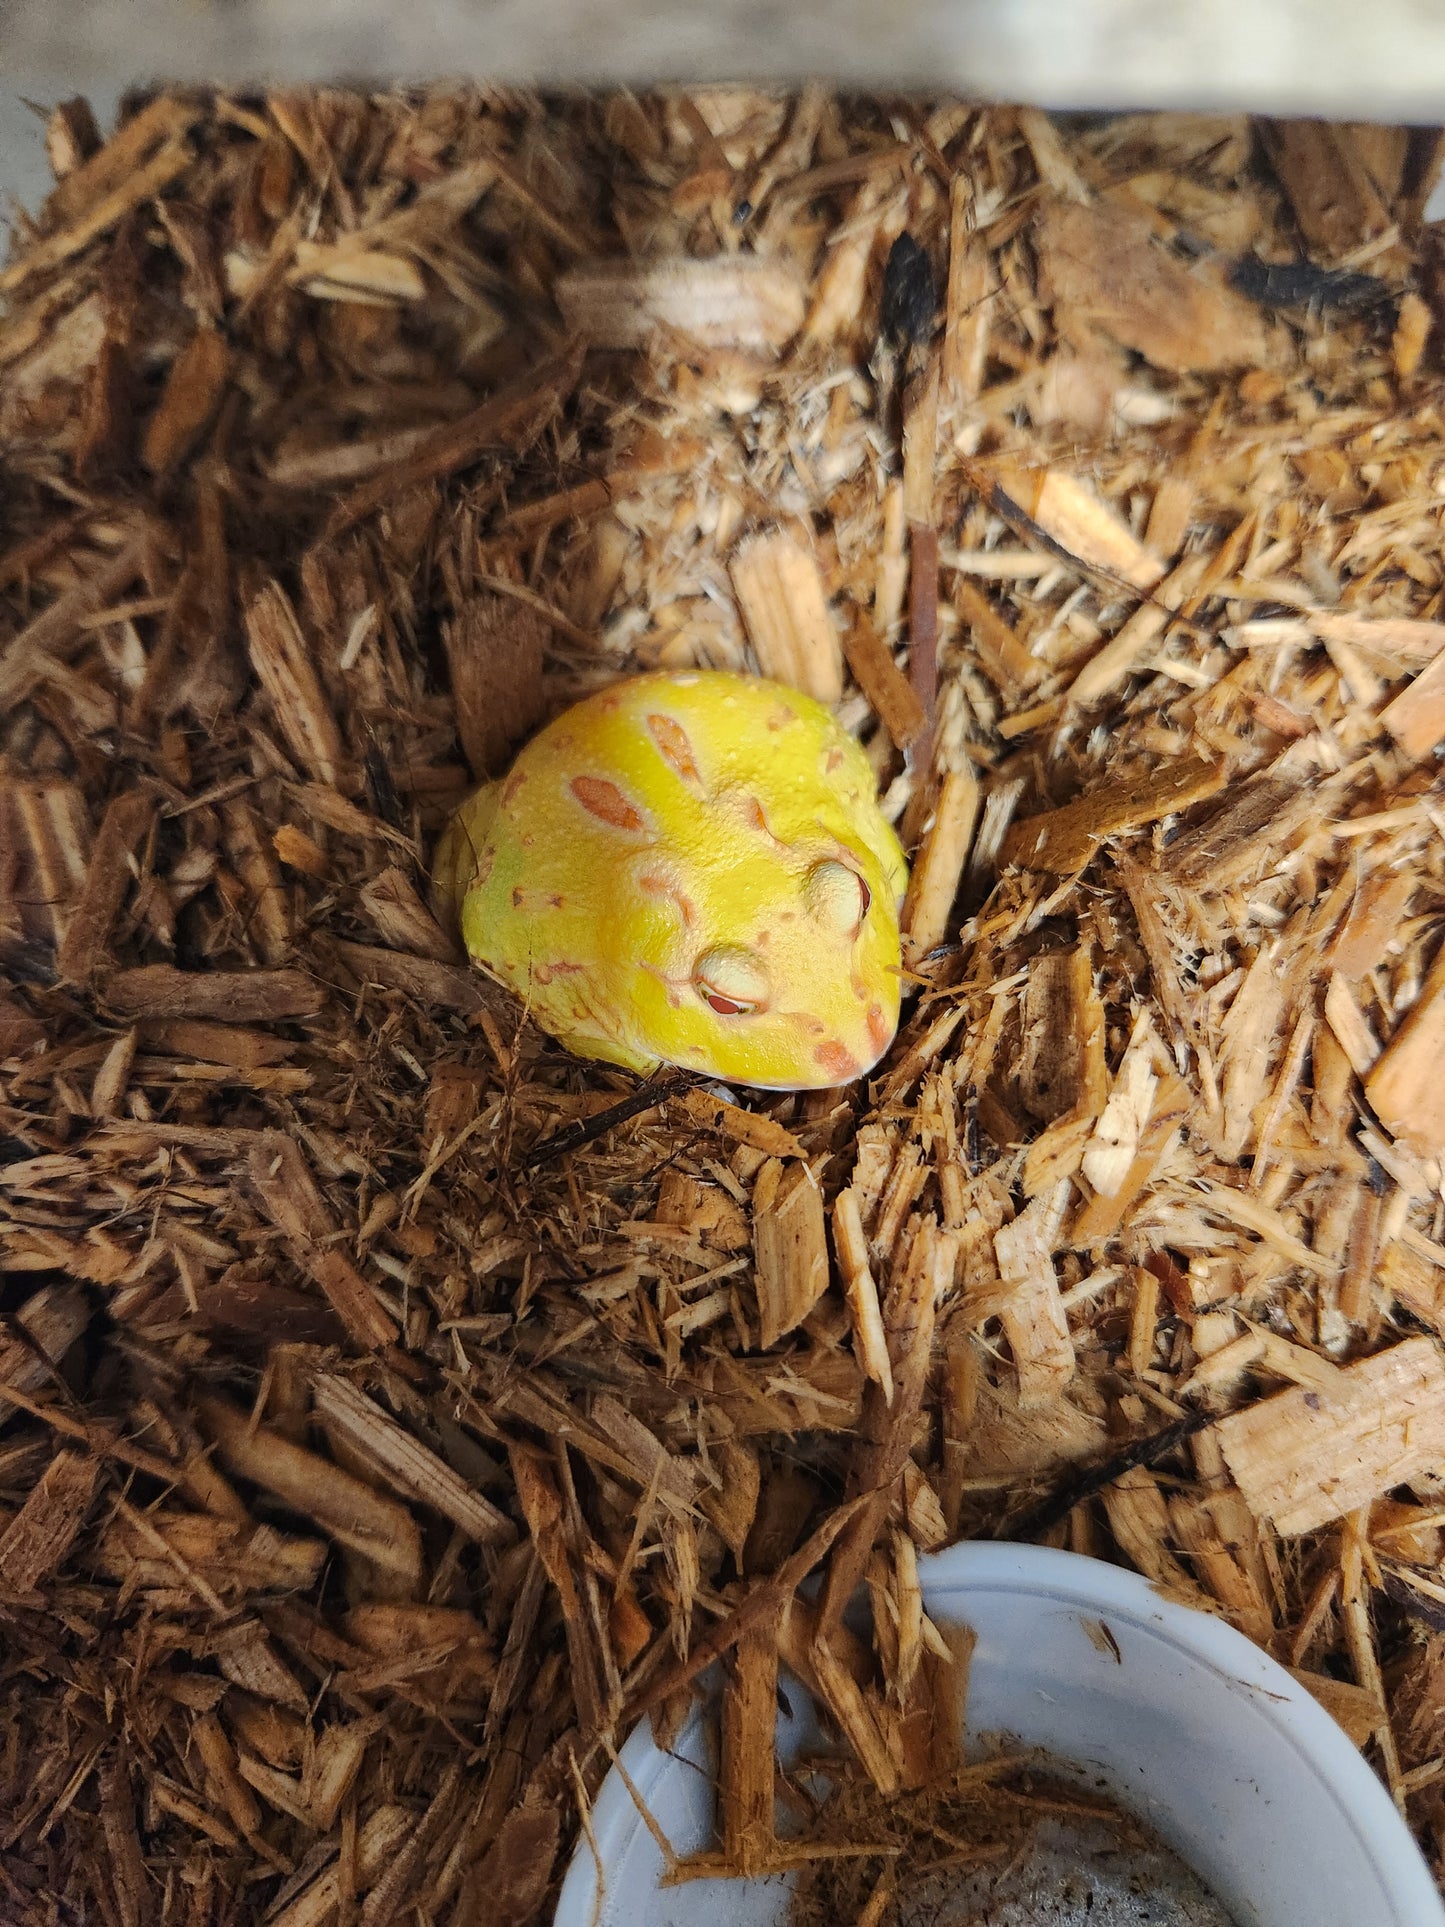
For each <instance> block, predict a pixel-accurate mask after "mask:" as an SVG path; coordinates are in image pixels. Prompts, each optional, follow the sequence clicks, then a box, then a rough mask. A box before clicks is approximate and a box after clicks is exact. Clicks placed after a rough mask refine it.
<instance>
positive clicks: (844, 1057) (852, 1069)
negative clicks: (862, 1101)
mask: <svg viewBox="0 0 1445 1927" xmlns="http://www.w3.org/2000/svg"><path fill="white" fill-rule="evenodd" d="M813 1062H814V1063H815V1064H821V1065H822V1067H823V1069H824V1070H825V1071H826V1072H827V1073H828V1075H829V1076H830V1077H836V1078H837V1080H838V1082H839V1083H840V1084H842V1083H845V1082H846V1081H847V1080H848V1079H849V1078H850V1077H856V1076H857V1075H858V1073H859V1071H860V1070H861V1069H862V1066H861V1065H860V1064H859V1062H858V1059H857V1058H856V1057H855V1056H854V1055H853V1053H852V1051H850V1050H849V1049H848V1047H847V1045H846V1044H840V1043H839V1042H838V1040H837V1038H836V1037H830V1038H829V1040H828V1042H827V1043H826V1044H819V1045H818V1047H817V1049H816V1050H815V1051H814V1052H813Z"/></svg>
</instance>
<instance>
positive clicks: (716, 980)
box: [692, 945, 768, 1017]
mask: <svg viewBox="0 0 1445 1927" xmlns="http://www.w3.org/2000/svg"><path fill="white" fill-rule="evenodd" d="M692 982H693V988H694V989H695V990H696V991H697V994H698V996H699V997H701V998H702V1000H703V1002H704V1003H705V1004H706V1005H707V1007H708V1009H709V1010H711V1011H715V1012H716V1013H717V1015H718V1016H719V1017H751V1016H752V1015H753V1013H754V1012H755V1011H759V1010H762V1009H763V1008H764V1006H765V1005H766V1003H767V1001H768V979H767V973H766V972H765V971H764V969H763V967H762V965H761V964H760V963H759V962H758V960H757V958H756V957H754V956H753V955H752V953H751V952H750V951H747V950H739V949H736V948H734V947H731V946H721V945H720V946H719V947H718V948H717V949H715V950H705V951H704V952H703V954H702V956H700V957H699V958H698V960H697V963H696V964H695V965H694V966H693V973H692Z"/></svg>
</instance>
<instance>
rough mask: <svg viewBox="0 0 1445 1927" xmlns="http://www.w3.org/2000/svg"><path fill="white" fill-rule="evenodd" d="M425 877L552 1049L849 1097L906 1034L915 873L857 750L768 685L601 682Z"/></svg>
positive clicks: (477, 810)
mask: <svg viewBox="0 0 1445 1927" xmlns="http://www.w3.org/2000/svg"><path fill="white" fill-rule="evenodd" d="M435 882H436V886H437V889H438V892H439V894H440V896H441V897H442V899H443V901H447V902H450V903H452V904H453V905H455V907H456V909H457V910H458V913H459V916H460V921H461V930H462V936H463V940H464V941H465V943H466V947H467V950H468V952H469V954H470V956H471V958H472V961H473V962H474V963H476V964H478V965H480V966H481V967H482V968H483V969H484V970H486V971H487V972H489V973H490V974H491V975H493V976H495V977H496V978H498V979H500V980H501V981H502V982H503V983H505V984H506V985H508V986H509V987H510V988H511V989H512V990H514V991H515V992H516V994H517V995H518V996H519V997H520V998H521V999H522V1000H523V1001H524V1002H525V1004H526V1005H527V1007H528V1009H529V1010H530V1012H531V1014H532V1016H533V1017H534V1018H535V1019H536V1021H537V1022H538V1023H539V1024H540V1025H541V1026H542V1028H543V1029H544V1030H547V1031H549V1032H550V1033H551V1034H552V1036H554V1037H555V1038H556V1039H557V1040H558V1042H559V1043H561V1044H564V1045H565V1046H566V1047H567V1048H568V1049H569V1050H572V1051H575V1052H577V1053H578V1054H579V1055H581V1056H584V1057H595V1058H602V1059H605V1060H606V1061H607V1062H609V1063H613V1064H621V1065H624V1066H626V1068H628V1069H629V1070H634V1071H642V1072H649V1071H653V1070H656V1069H657V1068H658V1067H659V1066H661V1065H664V1064H666V1065H677V1066H679V1067H681V1068H684V1069H690V1070H695V1071H698V1072H701V1073H704V1074H706V1075H708V1076H711V1077H718V1078H723V1079H726V1080H728V1081H729V1082H734V1083H739V1084H750V1085H758V1086H761V1087H764V1088H767V1089H773V1090H803V1089H821V1088H826V1087H828V1086H831V1085H835V1084H846V1083H848V1082H849V1081H850V1080H852V1079H853V1078H856V1077H859V1076H861V1075H862V1074H863V1073H864V1072H865V1071H867V1070H869V1069H871V1068H872V1066H873V1065H874V1064H876V1063H877V1061H878V1059H879V1058H880V1057H881V1056H882V1055H883V1053H884V1051H885V1050H887V1048H888V1046H889V1044H890V1043H891V1042H892V1040H893V1035H894V1032H895V1031H896V1029H897V1027H898V1005H899V995H900V990H901V981H900V975H899V963H900V958H899V933H898V911H899V905H900V903H901V901H902V897H903V890H904V885H905V883H906V882H907V866H906V864H905V862H904V857H903V851H902V849H901V848H900V847H899V843H898V839H897V838H896V837H895V836H894V834H893V831H892V830H891V829H890V828H889V826H888V824H887V822H886V821H885V820H884V818H883V815H882V813H881V811H880V810H879V808H878V802H877V795H876V786H875V783H874V777H873V771H872V767H871V766H870V764H869V762H868V759H867V757H866V756H865V755H864V753H863V750H862V748H861V747H860V745H859V744H858V743H857V742H856V741H855V740H854V739H853V737H851V736H850V735H848V733H847V732H846V731H845V730H844V729H842V728H841V727H840V726H839V724H838V723H837V722H836V720H835V719H834V717H833V715H832V714H831V712H830V711H829V710H827V709H826V708H824V707H823V705H822V704H821V703H818V702H815V701H814V700H813V699H812V698H811V697H809V696H804V695H802V694H800V693H799V692H798V691H797V690H794V689H787V688H785V687H783V685H782V684H780V683H775V682H765V681H761V680H759V679H757V678H754V677H749V676H737V675H732V674H729V673H727V672H725V671H718V670H700V671H695V672H686V673H669V672H659V673H657V674H651V675H643V676H636V677H633V678H631V679H629V680H627V681H624V682H619V683H614V684H613V685H611V686H610V687H609V688H607V689H604V690H601V691H600V692H598V693H597V694H596V695H592V696H588V697H586V698H585V699H584V700H583V701H582V702H579V703H577V704H575V705H574V707H572V708H571V709H569V710H567V711H565V712H564V713H563V714H562V715H560V716H558V717H557V718H556V719H555V720H554V721H553V722H551V723H549V724H548V725H547V726H546V728H544V729H543V730H541V731H540V733H539V734H538V735H537V736H535V737H534V738H533V739H532V741H531V742H530V743H529V744H527V746H526V747H525V748H524V749H523V750H522V752H521V754H520V755H519V756H518V757H517V760H516V762H515V764H514V765H513V767H512V770H511V772H510V774H509V775H508V776H507V777H506V778H505V779H504V780H502V781H501V782H497V783H489V784H488V785H486V786H485V787H484V788H483V789H481V790H479V791H478V792H477V794H476V795H475V796H473V797H472V798H471V799H470V801H469V802H467V803H466V804H464V805H463V807H462V808H461V809H460V810H458V812H457V814H456V815H455V816H454V817H453V819H452V821H451V823H450V824H449V826H448V828H447V831H446V833H445V835H444V836H443V838H442V841H441V844H440V846H439V847H438V850H437V856H436V864H435Z"/></svg>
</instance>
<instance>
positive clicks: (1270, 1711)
mask: <svg viewBox="0 0 1445 1927" xmlns="http://www.w3.org/2000/svg"><path fill="white" fill-rule="evenodd" d="M918 1577H919V1582H920V1584H921V1585H922V1587H923V1593H924V1602H925V1607H926V1609H927V1611H928V1612H929V1614H930V1616H931V1617H937V1618H942V1619H944V1620H948V1619H950V1618H955V1617H956V1618H959V1619H964V1618H966V1603H967V1599H968V1598H969V1596H977V1595H978V1594H980V1593H998V1592H1005V1593H1014V1594H1017V1593H1021V1592H1022V1593H1027V1594H1029V1595H1030V1596H1031V1597H1034V1598H1041V1599H1045V1600H1054V1601H1056V1602H1057V1603H1058V1604H1059V1605H1061V1606H1063V1607H1065V1608H1067V1609H1068V1610H1070V1611H1072V1612H1079V1611H1084V1612H1088V1613H1090V1614H1098V1613H1107V1614H1109V1615H1111V1616H1112V1617H1113V1618H1115V1619H1118V1620H1123V1621H1129V1622H1132V1623H1133V1624H1134V1625H1135V1626H1137V1627H1138V1628H1139V1629H1140V1630H1141V1631H1144V1632H1147V1633H1148V1634H1150V1635H1151V1636H1152V1637H1154V1638H1156V1639H1157V1638H1162V1639H1163V1640H1165V1642H1166V1643H1168V1644H1171V1645H1173V1646H1175V1647H1176V1648H1177V1649H1178V1650H1179V1651H1180V1652H1181V1653H1183V1654H1187V1655H1188V1656H1189V1658H1190V1659H1191V1660H1193V1661H1194V1662H1196V1663H1197V1664H1200V1665H1202V1666H1204V1667H1205V1668H1206V1669H1207V1670H1208V1671H1210V1672H1212V1673H1214V1674H1215V1676H1216V1677H1217V1678H1218V1679H1219V1681H1220V1683H1221V1685H1224V1686H1227V1687H1229V1688H1230V1689H1231V1690H1238V1689H1239V1688H1240V1687H1243V1688H1246V1689H1253V1691H1254V1692H1256V1693H1257V1694H1258V1703H1259V1710H1260V1711H1261V1713H1262V1715H1263V1717H1264V1718H1265V1719H1267V1720H1268V1721H1269V1722H1270V1723H1271V1724H1272V1725H1274V1726H1275V1727H1276V1729H1277V1730H1278V1731H1279V1732H1280V1733H1281V1734H1282V1735H1283V1736H1284V1737H1285V1738H1286V1739H1287V1740H1288V1741H1289V1742H1290V1743H1291V1745H1292V1746H1293V1748H1294V1750H1295V1752H1296V1753H1297V1754H1298V1756H1299V1759H1300V1763H1301V1768H1302V1770H1303V1771H1305V1772H1307V1773H1309V1774H1310V1775H1311V1776H1312V1777H1313V1779H1314V1782H1315V1786H1316V1789H1317V1791H1318V1794H1319V1795H1320V1796H1321V1797H1328V1798H1329V1799H1330V1801H1331V1802H1332V1804H1333V1806H1334V1808H1335V1810H1336V1812H1337V1814H1338V1816H1339V1820H1340V1823H1341V1824H1342V1825H1344V1826H1347V1827H1348V1828H1349V1830H1350V1831H1351V1832H1352V1833H1353V1834H1354V1835H1355V1836H1356V1838H1357V1840H1358V1841H1359V1845H1360V1849H1361V1852H1362V1853H1363V1854H1364V1856H1365V1857H1366V1859H1367V1860H1368V1862H1369V1864H1370V1866H1371V1868H1372V1869H1373V1871H1374V1873H1375V1875H1376V1877H1377V1879H1378V1880H1379V1883H1380V1886H1381V1888H1382V1890H1383V1891H1384V1892H1385V1893H1386V1894H1387V1895H1388V1896H1389V1897H1390V1899H1391V1900H1392V1902H1393V1903H1394V1904H1395V1905H1396V1906H1397V1907H1398V1908H1400V1909H1401V1913H1400V1918H1401V1919H1404V1920H1409V1921H1410V1922H1411V1923H1412V1927H1445V1902H1442V1899H1441V1895H1440V1892H1439V1889H1438V1888H1437V1887H1436V1885H1435V1881H1434V1879H1433V1877H1432V1875H1431V1873H1430V1870H1429V1867H1428V1866H1427V1864H1426V1861H1425V1857H1424V1855H1423V1854H1422V1853H1421V1851H1420V1849H1419V1847H1418V1846H1417V1844H1416V1842H1415V1838H1414V1836H1413V1834H1412V1833H1411V1832H1410V1829H1409V1827H1408V1826H1407V1825H1406V1822H1405V1820H1404V1817H1403V1816H1402V1815H1401V1813H1400V1811H1399V1809H1398V1808H1397V1807H1396V1805H1395V1802H1394V1800H1393V1799H1392V1798H1391V1796H1390V1794H1389V1792H1388V1791H1387V1789H1386V1788H1385V1786H1384V1785H1383V1783H1382V1782H1381V1781H1380V1779H1379V1778H1378V1776H1377V1775H1376V1773H1375V1771H1374V1769H1373V1768H1372V1767H1371V1766H1370V1764H1369V1762H1368V1761H1367V1760H1366V1759H1365V1757H1364V1755H1363V1754H1362V1753H1361V1752H1360V1751H1359V1749H1358V1747H1356V1745H1355V1744H1354V1742H1353V1741H1352V1740H1351V1739H1350V1737H1349V1735H1348V1734H1347V1733H1346V1732H1345V1730H1344V1728H1343V1727H1341V1726H1340V1725H1339V1724H1338V1722H1337V1721H1336V1720H1335V1719H1334V1718H1333V1717H1332V1716H1331V1715H1330V1714H1329V1713H1327V1712H1326V1711H1325V1709H1324V1707H1323V1706H1321V1705H1320V1704H1319V1702H1318V1701H1317V1700H1316V1699H1315V1698H1314V1697H1313V1695H1312V1694H1311V1693H1310V1692H1309V1690H1308V1689H1307V1688H1306V1687H1304V1686H1302V1685H1300V1683H1299V1682H1298V1681H1297V1680H1296V1679H1295V1678H1294V1677H1293V1675H1292V1674H1290V1673H1289V1672H1287V1671H1286V1670H1285V1668H1284V1667H1282V1666H1281V1665H1280V1664H1279V1663H1278V1662H1277V1661H1276V1660H1274V1659H1272V1658H1271V1657H1270V1655H1269V1654H1268V1653H1267V1652H1266V1651H1265V1650H1264V1648H1263V1647H1261V1646H1257V1645H1256V1644H1255V1643H1254V1641H1253V1640H1251V1639H1249V1638H1248V1637H1246V1635H1245V1634H1243V1633H1241V1632H1239V1631H1238V1630H1237V1629H1236V1628H1235V1627H1233V1626H1231V1625H1230V1624H1229V1622H1228V1621H1227V1620H1226V1619H1223V1618H1221V1617H1219V1616H1217V1615H1216V1614H1213V1613H1209V1612H1204V1611H1201V1610H1199V1609H1198V1608H1197V1607H1193V1606H1188V1605H1185V1604H1183V1603H1182V1602H1181V1601H1179V1600H1177V1599H1172V1598H1170V1597H1169V1596H1168V1595H1167V1594H1166V1593H1164V1592H1163V1591H1162V1590H1161V1589H1160V1588H1158V1587H1157V1586H1156V1585H1155V1584H1154V1582H1153V1581H1152V1580H1149V1579H1146V1578H1144V1577H1143V1576H1142V1574H1140V1573H1137V1572H1133V1571H1131V1570H1130V1569H1128V1568H1127V1567H1123V1566H1115V1565H1111V1564H1109V1563H1108V1562H1107V1561H1106V1560H1103V1559H1094V1558H1091V1557H1089V1556H1088V1555H1087V1554H1084V1553H1078V1552H1066V1551H1063V1550H1060V1549H1059V1548H1056V1547H1053V1546H1033V1545H1016V1544H1012V1543H1010V1542H1007V1541H1001V1540H988V1541H976V1540H965V1541H961V1542H960V1543H959V1544H957V1545H952V1546H947V1547H945V1548H944V1549H943V1550H942V1551H939V1552H932V1553H926V1554H924V1555H923V1556H922V1557H920V1559H919V1561H918ZM950 1609H952V1610H950ZM702 1717H703V1713H702V1708H701V1707H700V1706H698V1707H695V1708H694V1710H693V1712H692V1714H691V1715H690V1716H689V1719H688V1722H687V1725H686V1727H685V1728H684V1730H683V1733H682V1734H681V1735H679V1738H678V1740H677V1742H676V1745H675V1748H674V1752H673V1753H664V1752H662V1751H661V1750H660V1749H659V1748H658V1747H657V1746H655V1745H654V1743H653V1739H652V1732H651V1727H650V1725H649V1723H648V1721H647V1720H646V1719H643V1720H641V1721H640V1722H639V1723H638V1725H637V1726H636V1727H635V1728H634V1730H633V1731H632V1733H631V1734H630V1735H629V1736H628V1739H627V1741H626V1743H625V1745H624V1746H623V1747H622V1749H621V1752H620V1755H619V1758H620V1760H621V1764H622V1767H623V1769H624V1771H625V1772H626V1773H627V1774H628V1776H629V1777H630V1779H631V1780H632V1782H633V1785H634V1786H635V1787H636V1789H637V1791H638V1793H639V1794H640V1795H641V1796H642V1797H643V1798H644V1799H645V1798H646V1796H647V1794H648V1792H649V1790H650V1789H651V1788H652V1787H654V1786H655V1785H656V1784H657V1781H658V1779H659V1778H660V1777H661V1775H662V1774H663V1773H664V1772H666V1771H667V1770H668V1769H669V1768H671V1767H673V1766H674V1765H676V1764H677V1762H676V1759H675V1754H676V1752H678V1751H680V1750H681V1749H682V1748H683V1747H684V1745H685V1743H686V1739H687V1737H688V1735H690V1734H692V1733H694V1732H695V1731H697V1730H698V1729H700V1726H701V1721H702ZM642 1824H643V1822H642V1820H641V1817H640V1816H639V1814H638V1811H637V1807H636V1805H635V1804H634V1801H633V1798H632V1795H631V1793H629V1791H628V1789H627V1787H626V1785H625V1783H624V1781H623V1780H622V1778H621V1775H620V1774H619V1773H618V1771H617V1768H616V1767H615V1766H614V1767H613V1768H612V1769H611V1770H610V1771H609V1773H608V1775H607V1777H606V1779H605V1781H604V1782H603V1785H602V1787H601V1788H600V1790H599V1792H598V1796H597V1799H596V1801H595V1802H594V1803H593V1807H592V1813H591V1833H592V1839H593V1840H595V1842H596V1846H597V1852H598V1855H599V1856H600V1858H601V1861H602V1862H603V1864H607V1863H608V1862H610V1861H612V1860H613V1859H614V1858H615V1857H616V1855H617V1854H618V1853H619V1852H620V1850H621V1849H622V1847H623V1846H624V1845H625V1843H626V1841H627V1840H628V1839H629V1838H630V1836H631V1835H632V1834H633V1832H634V1831H635V1830H636V1829H637V1828H639V1827H640V1826H641V1825H642ZM597 1873H598V1863H597V1861H596V1860H595V1859H594V1857H593V1849H592V1845H591V1843H590V1842H589V1840H588V1838H587V1835H586V1834H585V1833H584V1834H583V1835H582V1837H581V1838H580V1839H579V1840H578V1842H577V1845H576V1848H575V1849H574V1851H573V1854H572V1859H571V1862H570V1864H569V1866H568V1869H567V1873H566V1876H565V1878H564V1880H563V1883H562V1889H561V1892H560V1894H559V1896H558V1901H557V1910H556V1913H555V1914H554V1916H553V1927H592V1922H593V1919H594V1910H595V1907H596V1903H597V1898H598V1894H597Z"/></svg>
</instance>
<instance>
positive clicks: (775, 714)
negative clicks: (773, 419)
mask: <svg viewBox="0 0 1445 1927" xmlns="http://www.w3.org/2000/svg"><path fill="white" fill-rule="evenodd" d="M797 720H798V712H797V710H796V709H789V707H788V705H787V704H786V703H782V704H780V705H779V707H778V708H777V709H770V710H769V711H768V728H769V729H770V730H772V731H773V733H774V734H776V733H777V732H778V730H780V729H786V728H787V727H788V724H789V723H795V722H797Z"/></svg>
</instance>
